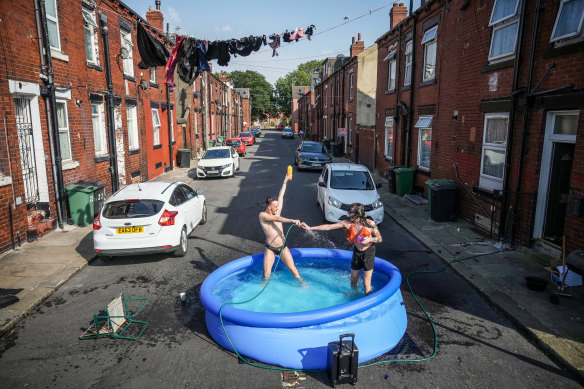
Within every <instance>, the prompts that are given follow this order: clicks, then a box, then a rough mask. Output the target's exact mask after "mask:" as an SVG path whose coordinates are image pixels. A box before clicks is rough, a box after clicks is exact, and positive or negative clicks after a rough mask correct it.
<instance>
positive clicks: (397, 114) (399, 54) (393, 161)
mask: <svg viewBox="0 0 584 389" xmlns="http://www.w3.org/2000/svg"><path fill="white" fill-rule="evenodd" d="M398 33H399V36H398V38H397V57H398V58H397V62H396V65H395V67H396V69H395V116H394V118H396V119H399V117H400V116H399V110H400V106H399V92H400V85H399V84H398V83H399V81H400V79H401V78H400V76H401V73H400V71H399V69H400V66H399V65H400V64H401V60H402V57H401V50H400V48H401V44H402V26H401V22H400V24H399V25H398ZM404 72H405V69H404ZM384 120H385V119H384ZM396 122H397V120H394V123H393V144H392V147H393V150H392V153H391V163H392V164H393V165H395V161H397V158H396V157H397V155H395V154H397V153H395V152H393V151H396V147H395V145H396V144H397V139H396V135H397V133H398V131H396V129H397V124H398V123H396ZM384 126H385V124H384ZM383 136H384V138H385V131H384V132H383ZM400 141H401V139H400ZM385 142H387V139H383V145H384V146H385ZM384 148H385V147H384Z"/></svg>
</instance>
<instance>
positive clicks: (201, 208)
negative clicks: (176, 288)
mask: <svg viewBox="0 0 584 389" xmlns="http://www.w3.org/2000/svg"><path fill="white" fill-rule="evenodd" d="M206 222H207V204H206V201H205V196H203V192H202V191H201V190H194V189H193V188H191V187H190V186H189V185H186V184H183V183H180V182H144V183H140V184H132V185H128V186H126V187H125V188H123V189H120V190H119V191H117V192H116V193H115V194H114V195H113V196H111V197H110V198H109V199H108V200H107V201H106V202H105V204H104V206H103V209H102V210H101V212H100V213H99V215H98V216H97V217H96V218H95V220H94V221H93V247H94V250H95V254H97V255H99V256H102V257H110V256H117V255H136V254H146V253H161V252H162V253H164V252H167V253H170V252H172V253H174V255H176V256H179V257H182V256H184V255H185V254H186V253H187V250H188V236H189V235H190V234H191V232H192V231H193V230H194V229H195V227H196V226H197V225H199V224H205V223H206Z"/></svg>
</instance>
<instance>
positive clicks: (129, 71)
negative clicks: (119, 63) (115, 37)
mask: <svg viewBox="0 0 584 389" xmlns="http://www.w3.org/2000/svg"><path fill="white" fill-rule="evenodd" d="M120 37H121V40H122V48H125V49H126V50H128V58H124V59H123V67H124V74H125V75H126V76H130V77H134V56H133V53H132V48H133V47H134V44H133V43H132V31H127V30H125V29H123V28H120Z"/></svg>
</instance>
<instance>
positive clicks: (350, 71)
mask: <svg viewBox="0 0 584 389" xmlns="http://www.w3.org/2000/svg"><path fill="white" fill-rule="evenodd" d="M349 100H353V69H351V70H349Z"/></svg>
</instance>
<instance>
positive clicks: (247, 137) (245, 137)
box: [239, 131, 255, 146]
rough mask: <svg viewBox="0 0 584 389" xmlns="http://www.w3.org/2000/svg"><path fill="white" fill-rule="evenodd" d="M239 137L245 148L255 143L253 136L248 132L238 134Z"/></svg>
mask: <svg viewBox="0 0 584 389" xmlns="http://www.w3.org/2000/svg"><path fill="white" fill-rule="evenodd" d="M239 137H240V138H241V140H242V141H243V143H245V145H246V146H253V145H254V143H255V138H254V136H253V134H252V133H251V132H249V131H247V132H242V133H241V134H239Z"/></svg>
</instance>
